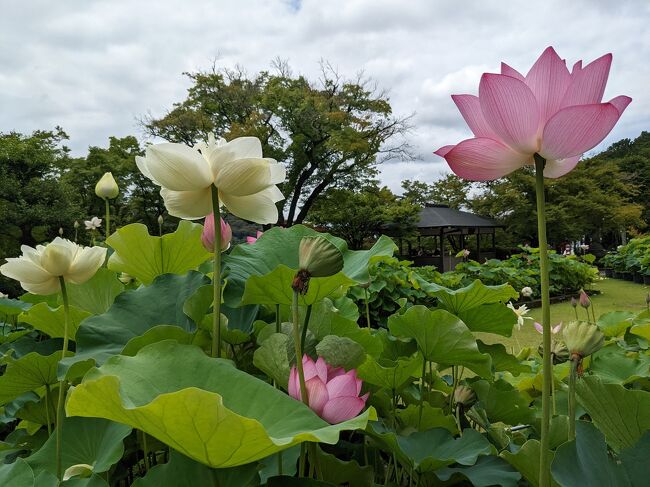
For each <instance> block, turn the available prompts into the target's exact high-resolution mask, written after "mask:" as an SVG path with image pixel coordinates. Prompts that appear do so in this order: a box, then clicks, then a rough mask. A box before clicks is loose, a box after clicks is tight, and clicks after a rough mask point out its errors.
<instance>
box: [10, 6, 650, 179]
mask: <svg viewBox="0 0 650 487" xmlns="http://www.w3.org/2000/svg"><path fill="white" fill-rule="evenodd" d="M649 26H650V2H647V1H642V0H638V1H636V0H627V1H623V0H619V1H617V2H613V1H606V0H575V1H572V2H567V1H564V0H545V1H539V2H531V1H530V0H526V1H520V0H517V1H515V0H510V1H500V0H474V1H472V0H468V1H458V0H451V1H447V0H444V1H443V0H436V1H433V0H412V1H407V0H329V1H325V0H303V1H300V0H291V1H289V0H238V1H226V0H183V1H181V0H176V1H173V0H155V1H144V0H141V1H135V0H132V1H129V0H110V1H109V0H101V1H100V0H66V1H60V2H52V1H51V0H22V1H14V0H10V1H8V2H6V3H3V10H2V16H1V17H0V46H1V48H0V131H2V132H6V131H10V130H17V131H22V132H31V131H32V130H35V129H51V128H53V127H54V126H56V125H61V126H62V127H63V128H64V129H65V130H66V132H68V134H69V135H70V139H71V140H70V141H69V144H68V145H69V147H70V148H71V149H72V151H73V154H75V155H82V154H85V152H86V150H87V148H88V146H90V145H98V146H106V145H107V142H108V137H109V136H112V135H115V136H124V135H129V134H134V135H137V136H138V137H140V138H142V135H143V134H142V132H141V130H140V128H139V127H138V124H137V119H138V118H139V117H142V116H143V115H145V114H147V113H150V114H152V115H154V116H160V115H162V114H164V112H165V111H166V110H167V109H169V108H170V107H171V105H172V103H174V102H176V101H180V100H182V99H183V98H184V95H185V90H186V89H187V88H188V86H189V84H188V82H187V79H185V78H184V77H183V76H182V74H181V73H182V72H184V71H194V70H200V69H203V68H207V67H209V66H210V65H211V63H212V61H213V60H214V59H217V60H218V63H219V64H220V65H221V66H224V67H233V66H235V65H237V64H238V65H241V66H243V67H244V68H245V69H246V70H247V71H248V72H250V73H255V72H257V71H259V70H262V69H268V68H269V67H270V61H271V60H273V59H274V58H276V57H280V58H284V59H287V60H288V61H289V62H290V64H291V66H292V68H293V70H294V73H301V74H305V75H307V76H309V77H312V78H314V79H315V78H317V76H318V72H319V60H320V59H326V60H328V61H329V62H330V63H331V64H332V65H333V66H335V67H336V68H337V69H338V70H339V71H340V72H341V73H342V74H344V75H349V76H354V75H355V73H357V72H358V71H359V70H363V71H364V72H365V74H366V75H367V76H369V77H371V78H373V79H375V80H376V81H377V83H378V85H379V86H380V87H382V88H385V89H387V90H388V92H389V95H390V99H391V104H392V106H393V109H394V111H395V113H396V114H399V115H408V114H411V113H415V118H414V120H413V123H414V126H415V127H414V130H413V132H412V133H411V134H410V136H409V139H410V143H411V144H412V146H413V147H414V151H415V153H416V155H417V160H414V161H409V162H395V163H388V164H384V165H383V166H382V181H383V182H384V183H385V184H387V185H389V186H390V187H391V188H392V189H394V190H396V189H399V182H400V181H401V180H402V179H407V178H417V179H419V180H422V181H426V182H431V181H433V180H435V179H437V178H438V177H440V175H441V174H442V173H444V172H447V171H448V170H447V168H446V164H445V163H444V161H443V160H442V159H439V158H438V157H436V156H434V155H432V151H433V150H435V149H437V148H438V147H440V146H442V145H445V144H450V143H456V142H458V141H460V140H462V139H464V138H467V136H469V134H470V133H469V131H468V129H467V128H466V126H465V124H464V122H463V121H462V118H461V117H460V115H459V114H458V112H457V110H456V108H455V106H454V104H453V102H452V101H451V98H450V97H449V95H450V94H452V93H474V94H476V91H477V89H478V81H479V78H480V75H481V73H483V72H486V71H492V72H496V71H498V69H499V63H500V62H501V61H506V62H507V63H508V64H510V65H511V66H513V67H515V68H516V69H518V70H520V71H523V72H524V73H525V72H526V71H527V70H528V68H529V67H530V66H531V65H532V63H533V62H534V61H535V59H536V58H537V57H538V56H539V54H540V53H541V52H542V51H543V50H544V48H545V47H547V46H549V45H552V46H554V47H555V48H556V50H557V51H558V53H559V54H560V56H562V57H566V59H567V63H569V64H570V65H573V63H574V62H575V61H576V60H578V59H583V60H585V61H591V60H593V59H594V58H596V57H599V56H601V55H602V54H604V53H607V52H612V53H613V54H614V62H613V65H612V70H611V73H610V82H609V84H608V86H607V90H606V92H605V99H609V98H612V97H614V96H616V95H620V94H625V95H629V96H631V97H632V98H633V102H632V104H631V105H630V107H629V108H628V109H627V111H626V112H625V114H624V115H623V117H622V119H621V121H620V122H619V124H618V125H617V126H616V128H615V129H614V131H613V132H612V133H611V134H610V136H609V137H608V138H607V139H606V140H605V142H603V144H601V146H599V147H598V148H597V149H602V148H603V147H604V146H606V145H607V144H608V143H610V142H612V141H615V140H618V139H620V138H623V137H636V136H637V135H638V134H639V133H640V132H641V131H642V130H650V89H648V88H649V86H650V62H648V61H649V60H650V42H649V41H650V28H649Z"/></svg>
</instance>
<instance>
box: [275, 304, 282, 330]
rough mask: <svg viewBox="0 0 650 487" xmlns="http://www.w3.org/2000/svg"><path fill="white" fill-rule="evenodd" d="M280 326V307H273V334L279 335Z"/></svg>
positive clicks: (277, 305)
mask: <svg viewBox="0 0 650 487" xmlns="http://www.w3.org/2000/svg"><path fill="white" fill-rule="evenodd" d="M281 329H282V325H281V323H280V305H279V304H276V305H275V332H276V333H280V331H281Z"/></svg>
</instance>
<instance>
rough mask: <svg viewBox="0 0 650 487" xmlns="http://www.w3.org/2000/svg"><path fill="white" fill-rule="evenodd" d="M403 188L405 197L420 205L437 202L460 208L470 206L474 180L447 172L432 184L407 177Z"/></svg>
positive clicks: (403, 182)
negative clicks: (470, 194)
mask: <svg viewBox="0 0 650 487" xmlns="http://www.w3.org/2000/svg"><path fill="white" fill-rule="evenodd" d="M402 188H403V189H404V193H403V196H404V198H406V199H408V200H410V201H412V202H413V203H415V204H417V205H419V206H425V205H426V204H427V203H436V204H445V205H447V206H449V207H450V208H455V209H457V210H460V209H464V208H467V207H468V206H469V193H470V191H471V188H472V182H471V181H467V180H465V179H461V178H459V177H458V176H456V175H455V174H446V175H445V176H444V177H442V178H441V179H438V180H437V181H434V182H433V183H431V184H427V183H424V182H422V181H417V180H410V179H407V180H405V181H402Z"/></svg>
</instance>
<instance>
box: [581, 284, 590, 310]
mask: <svg viewBox="0 0 650 487" xmlns="http://www.w3.org/2000/svg"><path fill="white" fill-rule="evenodd" d="M580 306H582V307H583V308H585V309H587V308H589V306H591V301H590V300H589V296H587V293H586V292H585V291H584V289H581V290H580Z"/></svg>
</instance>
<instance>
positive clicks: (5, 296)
mask: <svg viewBox="0 0 650 487" xmlns="http://www.w3.org/2000/svg"><path fill="white" fill-rule="evenodd" d="M8 297H9V295H8V294H5V293H3V292H0V299H4V298H8Z"/></svg>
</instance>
